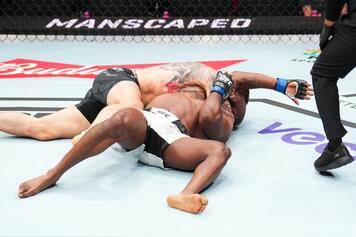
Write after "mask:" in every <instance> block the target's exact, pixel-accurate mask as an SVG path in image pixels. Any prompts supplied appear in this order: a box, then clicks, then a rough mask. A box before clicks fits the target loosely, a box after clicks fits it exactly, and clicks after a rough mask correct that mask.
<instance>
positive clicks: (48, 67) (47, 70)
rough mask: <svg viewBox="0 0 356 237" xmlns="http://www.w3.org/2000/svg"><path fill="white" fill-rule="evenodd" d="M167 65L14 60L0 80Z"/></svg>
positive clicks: (1, 69)
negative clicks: (81, 63) (112, 68)
mask: <svg viewBox="0 0 356 237" xmlns="http://www.w3.org/2000/svg"><path fill="white" fill-rule="evenodd" d="M243 61H245V60H244V59H242V60H241V59H238V60H222V61H202V62H200V63H203V64H206V65H208V66H210V67H212V68H214V69H217V70H218V69H221V68H224V67H228V66H231V65H233V64H236V63H240V62H243ZM162 64H166V63H149V64H147V63H146V64H125V65H124V64H121V65H95V64H91V65H85V66H82V65H76V64H65V63H57V62H46V61H38V60H31V59H21V58H18V59H14V60H8V61H6V62H2V63H1V62H0V79H4V78H34V77H35V78H37V77H77V78H95V76H96V75H98V74H99V73H100V72H102V71H104V70H105V69H107V68H111V67H128V68H146V67H151V66H157V65H162Z"/></svg>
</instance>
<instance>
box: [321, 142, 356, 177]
mask: <svg viewBox="0 0 356 237" xmlns="http://www.w3.org/2000/svg"><path fill="white" fill-rule="evenodd" d="M353 160H354V159H353V157H352V156H351V155H350V152H349V151H348V150H347V148H346V147H345V145H344V144H342V143H341V144H340V145H339V146H338V147H337V148H336V150H335V151H333V152H331V151H329V150H328V148H327V147H325V149H324V152H323V154H321V156H320V157H319V158H318V159H317V160H316V161H315V162H314V167H315V169H316V170H317V171H319V172H321V171H327V170H331V169H336V168H339V167H341V166H344V165H347V164H349V163H351V162H352V161H353Z"/></svg>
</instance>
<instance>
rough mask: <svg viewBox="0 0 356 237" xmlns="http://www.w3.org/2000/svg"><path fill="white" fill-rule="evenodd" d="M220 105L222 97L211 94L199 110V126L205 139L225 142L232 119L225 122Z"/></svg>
mask: <svg viewBox="0 0 356 237" xmlns="http://www.w3.org/2000/svg"><path fill="white" fill-rule="evenodd" d="M222 104H223V98H222V96H221V95H219V94H218V93H211V94H210V95H209V96H208V98H207V99H206V100H205V102H204V104H203V106H202V108H201V110H200V114H199V124H200V127H201V129H202V130H203V133H204V134H205V135H206V137H207V138H209V139H214V140H218V141H221V142H226V141H227V139H228V138H229V136H230V132H231V130H232V126H233V118H232V117H231V120H227V118H226V115H225V112H224V110H223V105H222Z"/></svg>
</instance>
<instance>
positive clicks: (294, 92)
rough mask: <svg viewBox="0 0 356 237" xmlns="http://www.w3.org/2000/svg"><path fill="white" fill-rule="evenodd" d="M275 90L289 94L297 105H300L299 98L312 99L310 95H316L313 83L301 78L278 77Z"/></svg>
mask: <svg viewBox="0 0 356 237" xmlns="http://www.w3.org/2000/svg"><path fill="white" fill-rule="evenodd" d="M275 90H277V91H279V92H281V93H283V94H285V95H287V96H288V97H289V98H290V99H291V100H292V101H293V102H294V103H295V104H297V105H299V100H310V97H311V96H313V95H314V93H313V88H311V85H310V84H309V83H308V82H306V81H304V80H300V79H292V80H286V79H281V78H277V83H276V87H275ZM298 99H299V100H298Z"/></svg>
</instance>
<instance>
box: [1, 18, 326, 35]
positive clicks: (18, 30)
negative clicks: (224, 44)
mask: <svg viewBox="0 0 356 237" xmlns="http://www.w3.org/2000/svg"><path fill="white" fill-rule="evenodd" d="M320 25H321V19H319V18H317V17H299V16H274V17H262V16H261V17H260V16H259V17H243V16H242V17H195V18H194V17H184V18H178V17H169V18H145V17H141V18H139V17H131V18H127V17H118V18H115V17H91V18H85V17H75V18H70V17H55V18H54V17H29V16H12V17H8V16H0V33H3V34H54V35H57V34H60V35H61V34H64V35H66V34H84V35H86V34H92V35H120V36H122V35H147V34H150V35H172V34H173V35H177V34H181V35H200V34H218V35H220V34H221V35H224V34H296V33H303V34H313V33H314V34H315V33H318V32H319V31H320ZM301 29H302V31H301Z"/></svg>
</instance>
